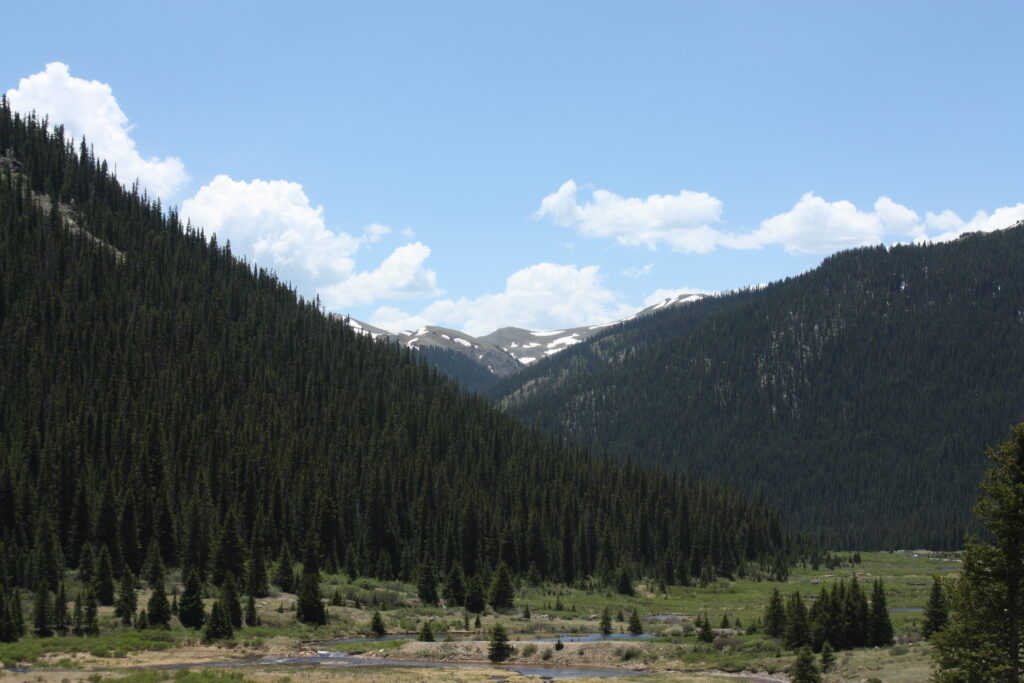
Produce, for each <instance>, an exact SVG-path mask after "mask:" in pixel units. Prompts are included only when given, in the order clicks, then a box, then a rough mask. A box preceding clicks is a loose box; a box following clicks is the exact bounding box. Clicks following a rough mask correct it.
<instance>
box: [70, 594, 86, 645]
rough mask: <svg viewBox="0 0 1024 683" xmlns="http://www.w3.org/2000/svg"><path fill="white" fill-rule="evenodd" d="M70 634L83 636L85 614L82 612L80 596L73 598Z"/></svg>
mask: <svg viewBox="0 0 1024 683" xmlns="http://www.w3.org/2000/svg"><path fill="white" fill-rule="evenodd" d="M71 632H72V633H73V634H75V635H76V636H82V635H85V613H84V612H83V610H82V594H81V593H79V594H78V597H77V598H75V609H74V616H73V617H72V622H71Z"/></svg>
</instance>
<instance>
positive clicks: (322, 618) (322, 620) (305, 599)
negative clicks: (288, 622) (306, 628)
mask: <svg viewBox="0 0 1024 683" xmlns="http://www.w3.org/2000/svg"><path fill="white" fill-rule="evenodd" d="M295 618H296V619H298V620H299V621H301V622H302V623H304V624H319V625H322V624H326V623H327V612H326V611H325V609H324V603H323V601H322V600H320V575H319V573H317V574H313V573H310V572H306V573H303V575H302V584H301V585H300V586H299V594H298V600H297V601H296V605H295Z"/></svg>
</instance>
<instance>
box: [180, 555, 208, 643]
mask: <svg viewBox="0 0 1024 683" xmlns="http://www.w3.org/2000/svg"><path fill="white" fill-rule="evenodd" d="M178 621H179V622H181V626H183V627H185V628H186V629H200V628H202V627H203V623H204V622H205V621H206V611H205V609H204V608H203V584H202V583H201V582H200V579H199V572H198V571H197V570H196V569H190V570H189V571H188V575H187V577H186V578H185V586H184V590H183V591H182V592H181V600H180V601H179V602H178Z"/></svg>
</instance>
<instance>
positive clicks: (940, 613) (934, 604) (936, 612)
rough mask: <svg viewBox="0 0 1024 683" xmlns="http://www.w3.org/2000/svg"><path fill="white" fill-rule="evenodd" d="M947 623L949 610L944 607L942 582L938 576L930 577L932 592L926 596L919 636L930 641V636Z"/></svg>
mask: <svg viewBox="0 0 1024 683" xmlns="http://www.w3.org/2000/svg"><path fill="white" fill-rule="evenodd" d="M948 621H949V609H948V608H947V607H946V596H945V594H944V592H943V590H942V582H941V581H940V580H939V577H938V576H933V577H932V590H931V593H929V594H928V606H927V607H926V608H925V610H924V626H923V627H922V628H921V634H922V635H924V637H925V638H928V639H931V637H932V635H933V634H935V633H938V632H939V631H941V630H942V629H943V628H945V627H946V623H947V622H948Z"/></svg>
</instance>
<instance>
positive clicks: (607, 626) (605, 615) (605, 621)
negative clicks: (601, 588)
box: [600, 607, 612, 636]
mask: <svg viewBox="0 0 1024 683" xmlns="http://www.w3.org/2000/svg"><path fill="white" fill-rule="evenodd" d="M600 629H601V635H602V636H608V635H611V633H612V613H611V612H609V611H608V608H607V607H605V608H604V611H602V612H601V624H600Z"/></svg>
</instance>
